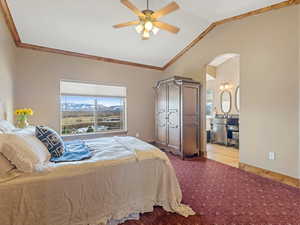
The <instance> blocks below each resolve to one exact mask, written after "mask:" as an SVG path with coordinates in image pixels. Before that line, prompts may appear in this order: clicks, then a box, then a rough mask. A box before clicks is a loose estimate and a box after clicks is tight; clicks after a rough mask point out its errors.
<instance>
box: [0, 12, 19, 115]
mask: <svg viewBox="0 0 300 225" xmlns="http://www.w3.org/2000/svg"><path fill="white" fill-rule="evenodd" d="M15 48H16V47H15V46H14V43H13V41H12V38H11V35H10V33H9V31H8V29H7V26H6V24H5V22H4V18H3V16H2V14H1V13H0V118H3V117H5V118H7V119H8V120H10V121H12V120H13V104H14V101H13V78H14V73H15V68H16V64H15Z"/></svg>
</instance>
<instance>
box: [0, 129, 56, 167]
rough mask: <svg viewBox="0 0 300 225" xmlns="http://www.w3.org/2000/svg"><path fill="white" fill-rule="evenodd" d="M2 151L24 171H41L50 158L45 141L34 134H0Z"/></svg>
mask: <svg viewBox="0 0 300 225" xmlns="http://www.w3.org/2000/svg"><path fill="white" fill-rule="evenodd" d="M0 153H2V154H3V155H4V156H5V157H6V158H7V159H8V160H9V161H11V163H12V164H13V165H15V166H16V167H17V169H18V170H20V171H22V172H28V173H30V172H34V171H40V170H41V168H43V165H45V164H46V163H47V162H49V159H50V153H49V152H48V150H47V148H46V147H45V146H44V145H43V143H42V142H41V141H40V140H39V139H38V138H36V137H35V136H33V135H28V134H12V133H11V134H2V135H0Z"/></svg>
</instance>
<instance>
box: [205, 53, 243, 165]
mask: <svg viewBox="0 0 300 225" xmlns="http://www.w3.org/2000/svg"><path fill="white" fill-rule="evenodd" d="M205 82H206V85H205V87H206V89H205V93H206V104H205V117H206V118H205V119H206V120H205V121H206V124H205V127H206V136H207V138H206V157H207V158H208V159H211V160H215V161H218V162H220V163H224V164H227V165H230V166H233V167H238V166H239V137H240V130H239V118H240V96H239V95H240V55H239V54H235V53H228V54H222V55H220V56H217V57H215V58H214V59H213V60H212V61H211V62H210V63H209V64H208V65H207V67H206V79H205Z"/></svg>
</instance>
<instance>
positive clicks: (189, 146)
mask: <svg viewBox="0 0 300 225" xmlns="http://www.w3.org/2000/svg"><path fill="white" fill-rule="evenodd" d="M199 93H200V88H199V87H195V86H183V103H182V105H183V106H182V108H183V110H182V111H183V126H182V132H183V136H182V140H183V149H184V155H186V156H192V155H195V154H199V142H200V139H199V137H200V135H199V133H200V122H199V121H200V118H199V117H200V113H199V112H200V106H199V98H200V95H199Z"/></svg>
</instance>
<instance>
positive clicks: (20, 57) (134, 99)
mask: <svg viewBox="0 0 300 225" xmlns="http://www.w3.org/2000/svg"><path fill="white" fill-rule="evenodd" d="M17 63H18V79H16V95H17V98H16V106H17V107H32V108H33V109H34V110H35V111H36V113H35V115H34V116H33V117H32V119H31V123H32V124H41V125H42V124H44V125H48V126H51V127H53V128H55V129H56V130H59V129H60V106H59V92H60V91H59V86H60V80H61V79H66V80H75V81H87V82H92V83H93V82H95V83H99V82H100V83H108V84H118V85H124V86H126V87H127V92H128V99H127V107H128V131H129V135H135V134H136V133H137V132H138V133H139V134H140V137H141V138H143V139H144V140H149V141H152V140H154V109H155V107H154V91H153V89H152V87H154V84H155V82H156V81H157V80H159V79H160V77H161V72H159V71H155V70H148V69H141V68H137V67H132V66H124V65H118V64H111V63H105V62H99V61H93V60H87V59H82V58H76V57H70V56H64V55H57V54H52V53H44V52H38V51H32V50H25V49H18V50H17Z"/></svg>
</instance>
